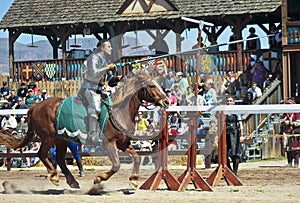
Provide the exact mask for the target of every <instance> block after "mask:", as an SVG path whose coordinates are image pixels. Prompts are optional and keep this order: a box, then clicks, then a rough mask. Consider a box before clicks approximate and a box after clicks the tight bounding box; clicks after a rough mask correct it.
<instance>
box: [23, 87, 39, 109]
mask: <svg viewBox="0 0 300 203" xmlns="http://www.w3.org/2000/svg"><path fill="white" fill-rule="evenodd" d="M36 102H38V97H37V96H36V95H35V94H34V92H33V90H32V89H28V94H27V96H26V99H25V103H26V104H27V105H28V107H30V106H31V105H32V104H34V103H36Z"/></svg>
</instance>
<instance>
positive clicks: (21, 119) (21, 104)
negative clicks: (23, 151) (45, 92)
mask: <svg viewBox="0 0 300 203" xmlns="http://www.w3.org/2000/svg"><path fill="white" fill-rule="evenodd" d="M28 108H29V107H28V106H27V105H26V104H24V101H23V99H22V98H21V97H19V98H18V104H17V106H16V108H15V109H28ZM15 117H16V120H17V122H18V123H19V125H20V126H19V128H20V129H23V127H24V123H25V121H26V115H23V114H17V115H16V116H15Z"/></svg>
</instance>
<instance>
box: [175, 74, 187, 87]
mask: <svg viewBox="0 0 300 203" xmlns="http://www.w3.org/2000/svg"><path fill="white" fill-rule="evenodd" d="M176 76H177V82H178V85H179V89H180V90H181V92H184V91H185V90H186V88H187V87H188V86H189V83H188V80H187V78H186V77H184V76H183V72H181V71H180V72H177V73H176Z"/></svg>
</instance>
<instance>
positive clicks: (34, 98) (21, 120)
mask: <svg viewBox="0 0 300 203" xmlns="http://www.w3.org/2000/svg"><path fill="white" fill-rule="evenodd" d="M49 97H50V96H49V95H48V94H47V90H46V89H44V90H42V93H41V94H39V90H38V87H37V86H36V84H35V82H30V83H29V84H28V85H26V83H24V82H22V83H21V85H20V87H19V88H18V89H17V90H14V89H11V88H10V87H9V85H8V83H7V82H6V81H3V82H2V87H1V88H0V111H1V110H7V109H28V108H29V107H30V106H31V105H33V104H34V103H38V102H40V101H42V100H44V99H47V98H49ZM0 122H1V128H0V130H1V131H2V132H5V133H7V134H10V135H11V136H18V135H22V134H23V133H24V132H25V125H24V124H25V123H26V114H0ZM39 146H40V143H38V142H37V143H33V144H29V145H28V146H26V147H24V148H22V149H18V150H11V153H32V152H37V151H38V149H39ZM2 162H3V163H2V167H5V166H6V165H7V163H6V159H3V161H2ZM38 162H39V159H38V158H37V157H34V158H28V157H27V158H14V159H12V160H11V163H10V164H11V165H12V166H13V167H24V168H25V167H31V166H33V165H35V164H37V163H38Z"/></svg>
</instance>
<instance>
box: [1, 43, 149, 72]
mask: <svg viewBox="0 0 300 203" xmlns="http://www.w3.org/2000/svg"><path fill="white" fill-rule="evenodd" d="M97 43H98V40H97V39H96V38H77V39H76V44H77V45H81V47H80V48H78V49H83V50H86V49H90V50H93V49H94V48H95V47H96V45H97ZM123 43H124V44H128V45H129V46H128V47H126V48H124V49H123V55H124V56H131V55H148V54H151V52H150V51H149V49H148V47H146V46H140V47H138V48H136V47H137V45H140V43H139V42H137V41H136V39H135V38H134V37H124V39H123ZM0 44H1V47H0V74H8V73H9V54H8V50H9V49H8V39H7V38H0ZM74 44H75V39H73V38H71V39H70V40H69V41H68V42H67V49H68V50H70V49H73V48H72V47H71V45H74ZM30 45H31V43H30V44H22V43H19V42H15V46H14V50H15V61H28V60H46V59H52V58H53V54H52V47H51V45H50V43H49V42H48V41H47V40H40V41H35V42H34V45H35V46H37V47H35V48H33V47H29V46H30ZM58 57H59V58H61V52H60V51H59V56H58Z"/></svg>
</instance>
